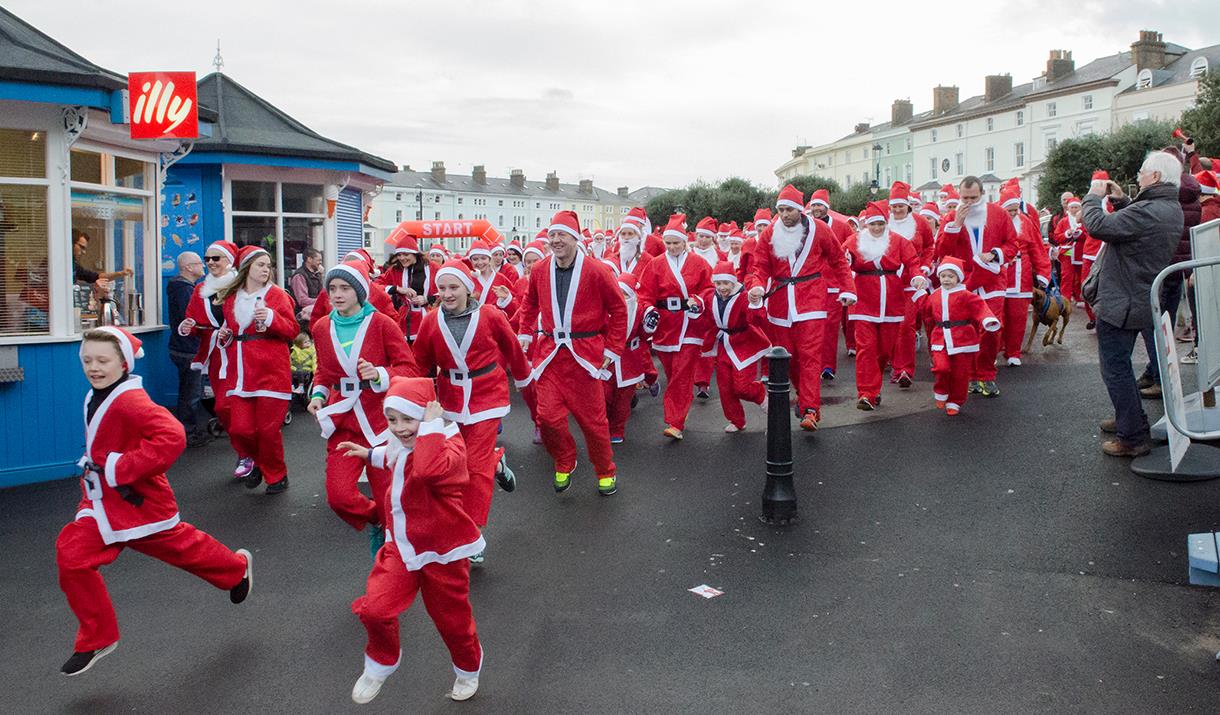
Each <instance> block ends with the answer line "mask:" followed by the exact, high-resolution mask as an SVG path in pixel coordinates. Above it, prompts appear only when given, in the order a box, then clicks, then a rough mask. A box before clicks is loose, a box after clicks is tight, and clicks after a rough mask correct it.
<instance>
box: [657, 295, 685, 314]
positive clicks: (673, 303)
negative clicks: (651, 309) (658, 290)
mask: <svg viewBox="0 0 1220 715" xmlns="http://www.w3.org/2000/svg"><path fill="white" fill-rule="evenodd" d="M656 305H657V307H658V308H660V309H661V310H668V311H670V312H673V313H681V312H682V311H684V310H686V307H687V306H686V301H684V300H682V299H681V298H662V299H661V300H658V301H657V303H656Z"/></svg>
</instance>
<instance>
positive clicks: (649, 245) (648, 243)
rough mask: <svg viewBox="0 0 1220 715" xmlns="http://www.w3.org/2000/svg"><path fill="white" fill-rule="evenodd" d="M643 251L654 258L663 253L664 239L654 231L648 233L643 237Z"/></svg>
mask: <svg viewBox="0 0 1220 715" xmlns="http://www.w3.org/2000/svg"><path fill="white" fill-rule="evenodd" d="M644 253H647V254H648V255H650V256H652V257H653V258H656V257H657V256H659V255H661V254H662V253H665V241H663V240H662V239H661V237H660V236H659V235H657V234H655V233H650V234H648V235H647V236H645V237H644Z"/></svg>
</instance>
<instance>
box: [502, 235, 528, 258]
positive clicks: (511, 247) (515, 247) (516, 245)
mask: <svg viewBox="0 0 1220 715" xmlns="http://www.w3.org/2000/svg"><path fill="white" fill-rule="evenodd" d="M506 251H513V252H514V253H516V254H517V255H518V256H524V255H525V252H524V251H523V250H521V242H520V241H518V240H517V239H515V238H514V239H513V240H512V241H510V242H509V244H508V248H507V249H506Z"/></svg>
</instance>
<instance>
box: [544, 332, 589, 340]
mask: <svg viewBox="0 0 1220 715" xmlns="http://www.w3.org/2000/svg"><path fill="white" fill-rule="evenodd" d="M538 334H539V335H545V336H547V337H550V338H554V339H555V340H563V339H564V338H565V337H566V338H568V339H570V340H580V339H581V338H596V337H597V336H599V335H601V333H600V332H598V331H596V330H593V331H588V330H587V331H584V332H580V333H571V332H568V331H566V330H554V331H551V330H539V331H538Z"/></svg>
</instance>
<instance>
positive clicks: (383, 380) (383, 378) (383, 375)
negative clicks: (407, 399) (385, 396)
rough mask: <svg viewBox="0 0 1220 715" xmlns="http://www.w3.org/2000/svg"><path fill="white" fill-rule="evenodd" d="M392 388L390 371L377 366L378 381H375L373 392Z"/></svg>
mask: <svg viewBox="0 0 1220 715" xmlns="http://www.w3.org/2000/svg"><path fill="white" fill-rule="evenodd" d="M388 389H390V373H389V371H388V370H386V369H385V368H384V367H379V368H377V381H376V382H374V383H373V392H385V391H386V390H388Z"/></svg>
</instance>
